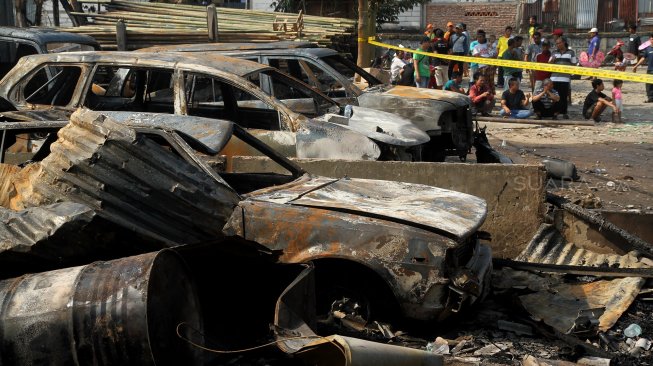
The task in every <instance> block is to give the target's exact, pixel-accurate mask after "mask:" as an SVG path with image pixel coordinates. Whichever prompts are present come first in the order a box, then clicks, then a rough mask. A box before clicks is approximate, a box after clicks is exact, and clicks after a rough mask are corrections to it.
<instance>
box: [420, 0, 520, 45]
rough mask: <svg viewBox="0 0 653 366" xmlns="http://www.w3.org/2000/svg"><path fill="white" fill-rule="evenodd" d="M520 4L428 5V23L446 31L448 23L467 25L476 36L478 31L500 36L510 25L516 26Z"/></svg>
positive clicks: (513, 2) (512, 2)
mask: <svg viewBox="0 0 653 366" xmlns="http://www.w3.org/2000/svg"><path fill="white" fill-rule="evenodd" d="M517 10H518V3H517V2H516V1H511V2H501V3H436V4H427V5H426V22H427V23H432V24H433V25H434V26H435V27H436V28H442V29H445V28H446V26H447V22H448V21H452V22H454V23H458V22H462V23H465V24H467V30H468V31H469V32H470V34H474V33H475V32H476V30H477V29H483V30H485V32H486V33H487V34H488V35H490V34H495V35H497V37H498V36H500V35H501V34H503V31H504V29H505V28H506V26H508V25H512V26H513V27H514V26H515V23H516V17H517Z"/></svg>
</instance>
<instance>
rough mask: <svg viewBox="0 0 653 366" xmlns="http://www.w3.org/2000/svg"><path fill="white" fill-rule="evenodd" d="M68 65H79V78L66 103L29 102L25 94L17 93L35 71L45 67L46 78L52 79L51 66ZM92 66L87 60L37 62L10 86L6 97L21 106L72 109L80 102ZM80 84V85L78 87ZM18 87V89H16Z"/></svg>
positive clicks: (22, 88)
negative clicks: (57, 104)
mask: <svg viewBox="0 0 653 366" xmlns="http://www.w3.org/2000/svg"><path fill="white" fill-rule="evenodd" d="M68 66H77V67H79V69H80V70H81V71H80V74H79V80H77V85H76V86H75V90H74V91H73V94H72V96H71V98H70V101H69V102H68V104H66V105H64V106H56V105H54V106H53V105H50V104H48V105H46V104H34V103H29V102H27V100H26V99H25V96H24V95H23V93H22V92H21V93H19V91H21V90H24V86H25V85H26V84H27V83H28V82H29V80H31V79H32V77H33V76H34V75H36V73H38V72H39V71H41V70H42V69H43V68H46V74H47V75H48V80H50V79H52V77H54V75H56V73H54V72H53V70H54V69H53V68H55V67H68ZM91 68H92V66H91V64H89V63H88V62H79V61H65V62H59V61H44V62H42V63H39V64H38V65H35V66H34V67H33V68H32V69H31V70H29V72H28V73H26V74H25V75H23V76H22V77H21V78H20V79H18V81H17V82H15V83H14V85H12V86H11V88H10V89H9V93H7V99H9V101H11V102H12V103H13V104H14V105H16V106H19V107H22V108H27V109H43V108H56V109H74V108H77V107H78V106H79V105H80V104H79V101H80V99H81V97H80V95H83V89H84V87H83V86H84V85H86V83H87V79H88V73H89V70H90V69H91ZM80 85H82V87H80ZM17 89H18V90H17ZM15 96H19V98H14V97H15Z"/></svg>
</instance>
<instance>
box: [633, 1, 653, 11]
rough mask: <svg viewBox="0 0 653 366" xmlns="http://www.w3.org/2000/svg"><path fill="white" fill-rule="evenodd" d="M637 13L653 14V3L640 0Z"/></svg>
mask: <svg viewBox="0 0 653 366" xmlns="http://www.w3.org/2000/svg"><path fill="white" fill-rule="evenodd" d="M637 8H638V9H637V12H638V13H639V14H643V13H653V1H651V0H639V2H638V4H637Z"/></svg>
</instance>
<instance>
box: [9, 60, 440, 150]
mask: <svg viewBox="0 0 653 366" xmlns="http://www.w3.org/2000/svg"><path fill="white" fill-rule="evenodd" d="M50 74H52V76H50ZM258 85H265V86H264V87H263V88H259V87H258ZM0 96H3V97H4V98H5V99H7V100H8V101H9V102H11V104H12V105H13V107H14V108H16V109H17V110H19V111H25V112H23V113H13V114H12V113H5V114H4V116H5V119H6V120H15V121H18V120H25V119H34V118H38V117H37V116H39V115H40V116H42V117H41V119H48V118H49V119H52V118H53V117H55V118H56V119H62V118H65V117H66V116H67V115H68V114H69V113H71V112H72V111H73V110H74V109H75V108H78V107H86V108H90V109H93V110H120V111H135V112H157V113H170V114H180V115H193V116H201V117H210V118H220V119H227V120H231V121H233V122H236V123H238V124H240V125H241V126H243V127H245V128H248V129H250V130H251V132H252V133H254V134H255V135H257V136H258V137H259V138H261V139H262V140H264V141H266V142H267V143H269V144H270V145H272V146H273V147H275V148H276V149H277V150H279V151H281V152H282V153H284V154H286V156H297V157H305V158H337V159H347V160H359V159H363V160H375V159H381V160H419V156H420V151H421V147H420V145H422V144H424V143H426V142H427V141H428V139H429V137H428V135H427V134H425V133H424V132H423V131H421V130H420V129H419V128H418V127H416V126H414V125H413V124H412V123H411V122H410V121H408V120H406V119H403V118H401V117H398V116H396V115H393V114H390V113H386V112H382V111H375V110H371V109H367V108H362V107H358V106H351V105H348V106H344V107H341V106H339V105H338V104H337V103H336V102H334V101H333V100H331V99H330V98H328V97H326V96H325V95H323V94H321V93H319V92H318V91H316V90H314V89H312V88H310V87H309V86H307V85H305V84H303V83H302V82H300V81H298V80H295V79H293V78H291V77H288V76H286V75H285V74H283V73H281V72H279V71H277V70H275V69H273V68H271V67H269V66H264V65H261V64H257V63H254V62H249V61H244V60H237V59H232V58H228V57H223V56H219V55H214V56H206V55H191V54H152V53H144V54H143V53H141V54H139V53H135V52H88V53H85V52H81V53H65V54H59V55H39V56H30V57H26V58H23V59H21V61H20V62H19V64H18V65H17V66H16V67H15V68H14V69H13V70H12V71H11V72H10V73H9V74H8V75H6V77H5V78H4V79H3V80H2V81H1V82H0ZM26 114H27V115H28V116H25V115H26ZM57 116H58V117H57ZM234 144H236V145H238V144H237V143H236V142H234ZM241 153H242V154H244V155H248V154H253V153H255V151H251V150H250V151H241Z"/></svg>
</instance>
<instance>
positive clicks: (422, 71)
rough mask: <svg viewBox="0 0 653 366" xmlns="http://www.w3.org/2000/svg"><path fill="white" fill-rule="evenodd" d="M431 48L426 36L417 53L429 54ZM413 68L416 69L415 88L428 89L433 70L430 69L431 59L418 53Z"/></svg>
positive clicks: (414, 57) (414, 58)
mask: <svg viewBox="0 0 653 366" xmlns="http://www.w3.org/2000/svg"><path fill="white" fill-rule="evenodd" d="M430 46H431V40H430V39H429V37H427V36H424V37H423V38H422V41H421V42H420V45H419V47H418V48H417V51H421V52H428V50H429V47H430ZM413 67H414V68H415V86H417V87H418V88H426V87H428V85H429V78H430V77H431V68H430V67H429V57H428V56H426V55H421V54H419V53H416V54H415V55H414V56H413Z"/></svg>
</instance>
